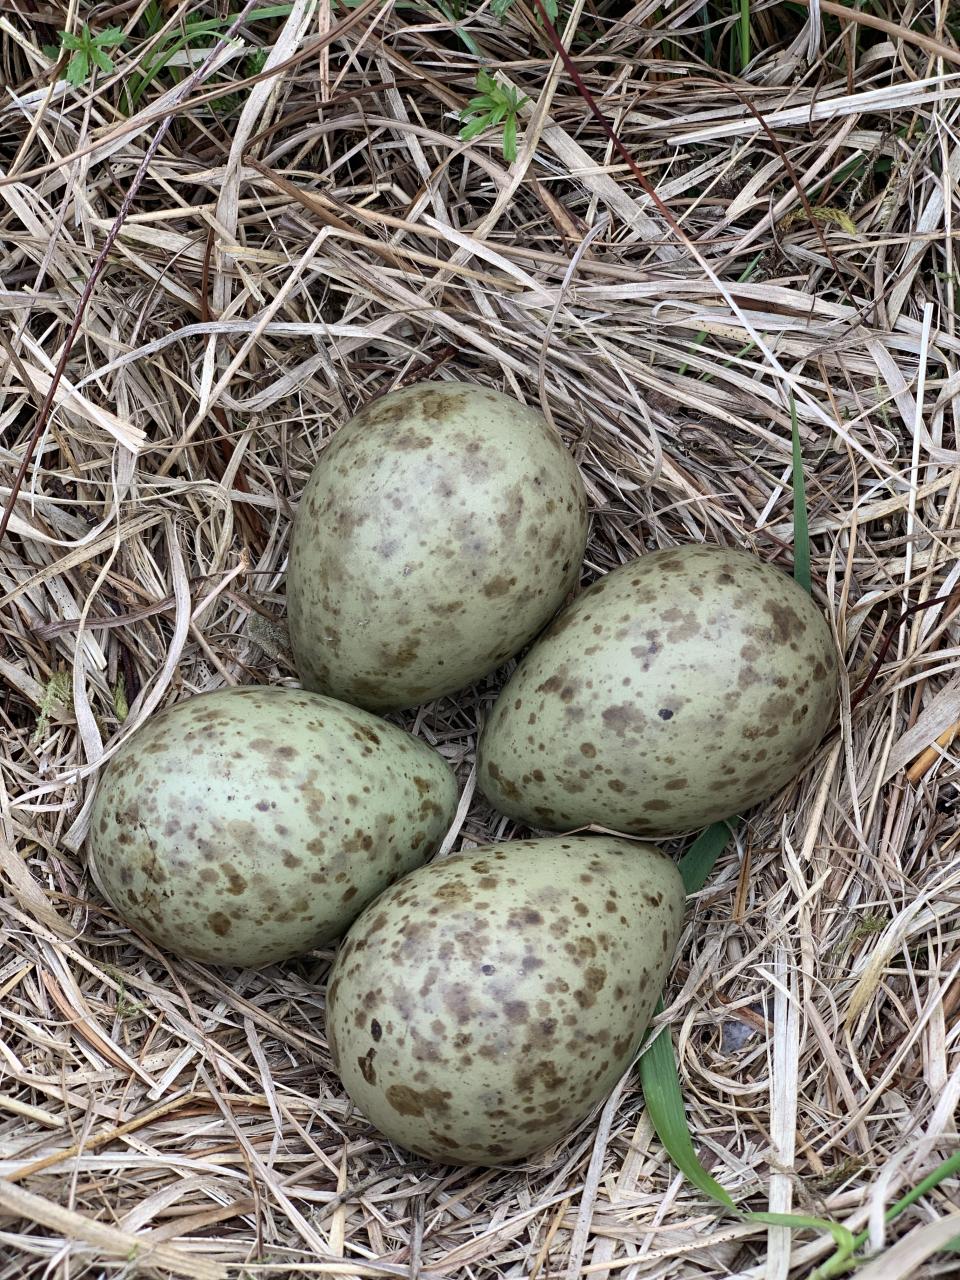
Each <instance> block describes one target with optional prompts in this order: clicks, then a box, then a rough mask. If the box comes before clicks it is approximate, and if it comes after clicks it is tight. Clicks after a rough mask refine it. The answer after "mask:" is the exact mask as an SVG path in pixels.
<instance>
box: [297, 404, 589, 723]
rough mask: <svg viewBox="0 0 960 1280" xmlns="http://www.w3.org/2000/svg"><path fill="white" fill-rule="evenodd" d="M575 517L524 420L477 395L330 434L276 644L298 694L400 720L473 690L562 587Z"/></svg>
mask: <svg viewBox="0 0 960 1280" xmlns="http://www.w3.org/2000/svg"><path fill="white" fill-rule="evenodd" d="M586 536H587V505H586V497H585V494H584V490H583V484H582V482H581V479H580V473H579V472H578V470H577V467H576V464H575V463H574V461H573V459H572V458H571V457H570V455H569V454H568V453H567V451H566V449H565V448H564V446H563V442H562V441H561V439H560V436H559V435H558V434H557V433H556V431H554V430H553V428H552V427H550V426H549V424H548V423H547V421H546V419H545V418H544V417H543V416H542V414H540V413H539V412H537V411H535V410H533V409H529V408H527V407H526V406H525V405H522V404H519V403H518V402H517V401H516V400H514V399H512V398H511V397H509V396H505V395H502V394H500V393H499V392H497V391H491V390H489V389H487V388H486V387H480V386H474V385H472V384H468V383H461V382H442V383H420V384H418V385H417V386H413V387H408V388H406V389H404V390H401V391H394V392H391V393H390V394H388V395H386V396H383V397H382V398H381V399H379V400H376V401H374V402H373V403H372V404H370V405H368V406H367V407H366V408H365V409H363V410H362V411H361V412H360V413H358V414H357V416H356V417H354V418H352V419H351V420H350V421H349V422H348V423H347V424H346V425H345V426H343V427H341V428H340V430H339V431H338V432H337V433H336V435H335V436H334V438H333V440H332V441H331V443H330V444H329V445H328V446H327V447H326V449H325V450H324V452H323V454H322V456H321V458H320V461H319V463H318V464H317V466H316V467H315V469H314V471H313V474H312V475H311V477H310V479H309V481H308V483H307V486H306V488H305V490H304V493H303V497H302V500H301V502H300V506H299V509H298V511H297V515H296V519H295V521H294V528H293V535H292V541H291V547H290V561H289V567H288V575H287V610H288V615H289V622H290V643H291V646H292V649H293V653H294V657H295V659H296V663H297V669H298V670H299V672H300V676H301V679H302V681H303V683H304V685H305V686H306V687H307V688H309V689H315V690H317V691H318V692H320V693H328V694H332V695H333V696H334V697H337V698H343V699H345V700H346V701H347V702H352V703H355V704H356V705H357V706H364V707H368V708H370V709H372V710H379V711H384V710H388V709H396V708H399V707H410V706H415V705H419V704H420V703H423V702H428V701H430V700H431V699H433V698H439V697H442V696H443V695H444V694H448V693H453V692H454V691H456V690H458V689H462V688H464V687H465V686H466V685H469V684H472V683H473V682H474V681H476V680H479V679H480V678H481V677H482V676H484V675H486V674H487V673H488V672H489V671H492V670H493V669H494V668H495V667H497V666H499V665H500V664H501V663H502V662H505V661H506V660H507V659H508V658H509V657H511V656H512V655H513V654H515V653H516V652H517V651H518V650H519V649H521V648H522V647H523V646H524V645H525V644H527V643H528V641H530V640H531V639H532V638H533V637H534V636H535V635H536V634H537V632H538V631H539V630H540V629H541V628H542V627H543V626H544V625H545V624H546V623H547V622H548V621H549V619H550V618H551V617H552V616H553V614H554V613H555V612H556V610H557V609H558V608H559V607H560V605H561V604H562V603H563V600H564V597H565V596H566V595H567V593H568V592H569V591H570V590H571V589H572V588H573V587H574V586H575V585H576V582H577V579H578V576H579V572H580V562H581V560H582V559H583V552H584V547H585V544H586Z"/></svg>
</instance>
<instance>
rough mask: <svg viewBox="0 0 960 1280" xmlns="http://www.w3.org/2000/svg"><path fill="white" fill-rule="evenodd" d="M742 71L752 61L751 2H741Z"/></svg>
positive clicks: (739, 24) (743, 0) (748, 0)
mask: <svg viewBox="0 0 960 1280" xmlns="http://www.w3.org/2000/svg"><path fill="white" fill-rule="evenodd" d="M738 26H739V28H740V32H739V34H740V70H741V71H742V70H743V69H744V67H745V66H746V65H747V63H748V62H749V61H750V0H740V21H739V23H738Z"/></svg>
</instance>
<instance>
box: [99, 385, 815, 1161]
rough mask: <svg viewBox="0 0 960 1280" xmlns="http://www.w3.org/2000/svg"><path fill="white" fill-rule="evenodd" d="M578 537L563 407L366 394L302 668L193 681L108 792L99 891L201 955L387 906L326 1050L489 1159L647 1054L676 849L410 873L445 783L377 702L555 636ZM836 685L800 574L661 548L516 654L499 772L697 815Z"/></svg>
mask: <svg viewBox="0 0 960 1280" xmlns="http://www.w3.org/2000/svg"><path fill="white" fill-rule="evenodd" d="M586 535H587V511H586V500H585V495H584V490H583V485H582V481H581V479H580V475H579V472H578V470H577V467H576V465H575V464H574V462H573V460H572V459H571V458H570V456H569V454H568V453H567V452H566V450H565V449H564V447H563V445H562V442H561V440H560V438H559V436H558V435H557V434H556V433H555V432H554V431H553V429H552V428H551V427H550V426H549V425H548V424H547V423H546V421H545V420H544V419H543V418H542V417H541V415H540V414H538V413H536V412H534V411H531V410H528V409H525V408H524V407H523V406H521V405H518V404H517V403H515V402H514V401H512V400H509V399H508V398H507V397H504V396H501V395H498V394H496V393H494V392H490V391H487V390H485V389H482V388H476V387H469V386H465V385H463V384H450V383H447V384H429V385H423V386H417V387H413V388H410V389H408V390H405V391H401V392H398V393H394V394H392V395H390V396H387V397H384V398H383V399H382V400H380V401H375V402H374V403H373V404H371V405H370V406H368V407H367V409H365V410H364V411H362V412H361V413H360V414H359V415H358V416H357V417H356V418H354V419H353V420H352V421H351V422H350V423H349V424H347V425H346V426H345V427H343V428H342V429H341V430H340V431H339V432H338V433H337V434H336V436H335V437H334V439H333V441H332V442H331V443H330V444H329V445H328V446H327V448H326V449H325V450H324V453H323V455H322V459H321V462H320V464H319V465H318V466H317V468H316V469H315V471H314V473H313V475H312V476H311V478H310V481H309V483H308V485H307V488H306V490H305V492H304V494H303V497H302V501H301V505H300V509H299V511H298V515H297V519H296V522H295V528H294V533H293V540H292V546H291V553H290V563H289V574H288V613H289V621H290V631H291V643H292V647H293V650H294V654H295V656H296V659H297V664H298V670H299V672H300V674H301V678H302V683H303V684H304V686H305V690H307V691H313V692H307V691H301V690H292V689H263V688H253V689H235V690H230V691H225V692H221V693H217V694H208V695H204V696H202V697H199V698H195V699H191V700H189V701H187V702H185V703H180V704H178V705H177V706H175V707H173V708H171V709H170V710H168V711H167V712H165V713H163V714H162V715H160V716H157V717H155V718H154V719H152V720H151V721H149V722H148V723H147V724H145V725H144V726H143V727H142V728H141V729H140V730H138V732H137V733H136V734H135V735H134V736H133V737H132V738H131V739H130V741H129V742H128V744H127V745H126V746H125V747H124V748H123V749H122V750H121V752H120V753H119V754H118V756H117V757H116V758H115V759H114V760H113V761H112V763H111V764H110V766H109V767H108V769H107V770H106V773H105V776H104V779H103V782H102V785H101V788H100V791H99V794H98V798H97V803H96V807H95V810H94V815H93V826H92V835H91V849H92V853H93V863H94V867H95V870H96V873H97V875H98V879H99V881H100V883H101V886H102V888H103V889H104V890H105V892H106V894H107V896H108V897H109V898H110V899H111V901H112V902H113V903H114V905H115V906H116V907H117V908H118V910H120V911H121V913H122V914H123V915H124V916H125V917H126V918H127V919H129V920H131V921H132V922H133V923H135V924H136V925H138V926H139V927H140V928H141V929H142V930H143V931H144V932H145V933H146V934H148V935H149V936H151V937H153V938H154V939H155V940H156V941H158V942H160V943H161V944H162V945H165V946H168V947H170V948H171V949H173V950H176V951H179V952H180V953H181V954H187V955H192V956H195V957H198V958H201V959H206V960H209V961H212V962H216V963H238V964H246V965H257V964H264V963H268V962H269V961H271V960H276V959H282V958H285V957H287V956H290V955H294V954H297V953H298V952H301V951H304V950H307V949H309V948H311V947H316V946H320V945H323V944H324V943H326V942H329V941H331V940H332V939H333V938H335V937H337V936H338V935H339V934H341V933H342V932H343V931H344V929H346V928H347V927H348V926H350V925H351V922H352V921H353V920H354V919H355V918H356V917H357V916H358V915H359V914H360V913H361V911H362V910H363V908H364V907H366V908H367V909H366V910H365V911H363V914H362V915H361V918H360V919H359V920H357V921H356V924H354V925H353V927H352V929H351V930H350V933H349V935H348V937H347V939H346V941H345V943H344V944H343V946H342V947H341V950H340V953H339V956H338V959H337V962H336V965H335V968H334V971H333V973H332V975H331V984H330V989H329V996H328V1029H329V1033H330V1041H331V1049H332V1050H333V1052H334V1054H335V1056H336V1058H337V1061H338V1066H339V1070H340V1073H341V1076H342V1078H343V1081H344V1083H345V1085H346V1087H347V1089H348V1092H349V1093H350V1094H351V1096H352V1097H353V1098H354V1099H355V1101H357V1102H358V1104H359V1105H360V1106H361V1109H362V1110H363V1111H364V1112H365V1113H366V1114H367V1115H368V1116H369V1117H370V1118H371V1119H373V1120H374V1121H375V1122H376V1123H378V1124H379V1125H380V1127H381V1128H382V1129H384V1130H385V1131H386V1132H387V1133H388V1134H390V1135H391V1136H393V1137H395V1138H397V1140H399V1141H401V1142H403V1143H404V1144H405V1145H407V1146H408V1147H411V1148H412V1149H414V1150H418V1151H420V1152H422V1153H424V1154H431V1155H436V1156H440V1157H442V1158H448V1159H457V1160H462V1161H466V1162H476V1163H486V1162H491V1161H493V1162H496V1161H501V1160H508V1159H513V1158H516V1157H517V1156H519V1155H522V1154H525V1153H527V1152H529V1151H531V1150H535V1149H537V1148H538V1147H541V1146H543V1145H545V1144H546V1143H547V1142H549V1141H551V1140H552V1139H553V1138H554V1137H556V1136H560V1135H561V1134H562V1133H563V1132H566V1131H567V1130H568V1129H569V1128H570V1127H571V1125H572V1124H574V1123H576V1122H577V1120H578V1119H580V1118H582V1116H583V1115H584V1114H585V1113H586V1111H588V1110H589V1109H590V1107H591V1106H592V1105H593V1104H594V1103H595V1102H596V1101H597V1100H598V1099H599V1098H601V1097H602V1096H604V1094H605V1092H607V1091H608V1090H609V1088H610V1087H612V1085H613V1083H614V1082H615V1080H616V1079H617V1077H618V1075H619V1074H620V1072H621V1071H622V1070H623V1068H624V1066H625V1065H626V1064H627V1062H628V1061H629V1058H630V1055H631V1054H632V1053H633V1052H634V1051H635V1049H636V1045H637V1043H638V1041H639V1038H640V1036H641V1034H642V1032H643V1030H644V1028H645V1025H646V1022H647V1020H648V1018H649V1016H650V1013H651V1011H652V1008H653V1005H654V1002H655V1000H656V998H657V995H658V994H659V990H660V987H661V985H662V982H663V979H664V977H665V973H666V969H667V967H668V965H669V963H670V960H671V958H672V954H673V949H674V946H675V944H676V939H677V936H678V931H679V924H680V915H681V906H682V891H681V888H680V884H679V878H678V876H677V873H676V871H675V869H674V867H673V865H672V864H671V863H670V862H669V861H668V860H667V859H665V858H663V857H662V855H660V854H659V853H658V852H657V851H656V850H655V849H653V848H652V847H651V846H643V845H635V844H633V845H631V844H629V843H627V842H626V841H623V840H616V839H612V838H607V837H600V836H590V837H568V838H565V839H564V838H557V839H554V840H541V841H533V842H529V841H524V842H513V843H511V844H507V845H502V846H498V847H495V848H494V847H491V848H489V849H484V850H474V851H472V852H470V853H465V854H461V855H455V856H454V857H452V858H447V859H444V860H443V861H442V862H440V863H433V864H431V865H428V866H425V867H422V868H421V869H420V870H414V868H417V867H420V864H422V863H423V862H425V860H426V859H428V858H429V857H430V856H431V855H432V854H433V853H434V852H435V851H436V849H437V847H438V846H439V843H440V841H441V840H442V838H443V835H444V833H445V832H446V830H447V829H448V827H449V825H450V822H451V820H452V816H453V812H454V809H455V807H456V800H457V796H456V787H455V784H454V780H453V776H452V773H451V771H450V770H449V768H448V766H447V765H446V763H445V762H444V761H443V759H442V757H441V756H440V755H439V754H437V753H436V752H434V751H433V750H431V748H429V747H428V746H427V745H426V744H425V743H423V742H422V741H419V740H417V739H414V738H413V737H411V736H409V735H407V734H405V733H404V732H402V731H401V730H400V729H398V728H396V727H395V726H393V725H391V724H389V723H387V722H385V721H383V720H382V719H379V718H378V717H377V716H376V715H374V714H372V712H377V711H379V712H383V711H388V710H394V709H399V708H404V707H409V706H412V705H417V704H420V703H423V702H426V701H430V700H432V699H434V698H437V697H440V696H443V695H444V694H448V693H452V692H455V691H457V690H459V689H462V688H463V687H465V686H466V685H468V684H471V683H473V682H474V681H475V680H477V679H479V678H480V677H481V676H483V675H485V674H486V673H488V672H490V671H492V670H493V669H495V668H496V667H497V666H499V665H500V664H501V663H502V662H504V661H505V660H506V659H507V658H509V657H511V656H513V655H514V654H516V653H517V652H518V651H520V650H521V649H522V648H523V647H524V646H525V645H527V644H528V643H529V642H530V641H531V640H533V639H534V638H535V637H537V636H538V634H539V633H540V632H541V631H542V629H543V627H544V626H545V625H546V624H547V623H548V622H549V621H550V619H551V618H552V617H553V616H554V614H556V611H557V609H558V608H559V607H560V606H561V604H562V603H563V601H564V599H565V598H566V597H567V596H568V594H569V593H570V591H571V590H572V589H573V588H574V587H575V586H576V583H577V581H578V579H579V575H580V567H581V561H582V558H583V554H584V548H585V544H586ZM834 687H835V665H834V658H833V646H832V644H831V641H830V635H829V631H828V629H827V627H826V625H825V623H824V621H823V619H822V617H821V615H820V613H819V611H818V610H817V609H816V607H815V606H814V605H813V603H812V602H811V601H810V600H809V598H808V597H807V596H806V595H805V594H804V593H802V592H801V591H800V590H799V589H798V588H797V587H796V586H795V585H794V584H793V583H792V582H791V580H790V579H788V578H787V577H786V576H785V575H783V574H782V573H780V572H779V570H776V569H773V568H771V567H770V566H768V565H765V564H763V563H762V562H760V561H758V560H756V559H755V558H753V557H750V556H746V555H743V554H742V553H739V552H731V551H726V550H722V549H719V548H707V547H702V546H694V547H685V548H680V549H676V550H673V551H666V552H657V553H653V554H649V555H646V556H644V557H642V558H641V559H640V560H638V561H634V562H632V563H630V564H628V565H624V566H622V567H621V568H619V569H617V570H615V571H614V572H612V573H610V574H608V575H606V577H604V578H601V579H600V580H598V581H597V582H595V583H594V584H593V585H592V586H591V587H589V588H588V589H587V590H586V591H584V592H583V593H582V594H581V595H580V596H579V597H578V598H577V599H576V600H575V601H574V602H573V604H571V605H569V606H568V607H567V608H566V609H565V610H564V611H563V612H562V613H560V614H559V615H558V616H557V617H556V618H555V620H554V621H553V623H552V624H551V625H550V626H549V628H548V629H547V631H546V632H545V633H544V634H543V635H542V636H540V638H539V640H538V641H537V643H536V644H535V645H534V647H533V648H532V649H531V650H530V652H529V653H528V654H527V655H526V657H525V658H524V659H523V660H522V661H521V663H520V665H519V667H518V668H517V670H516V672H515V673H514V675H513V677H512V678H511V680H510V681H509V682H508V684H507V685H506V687H505V688H504V690H503V691H502V692H501V694H500V696H499V698H498V700H497V703H496V705H495V707H494V709H493V712H492V714H491V717H490V719H489V722H488V724H487V726H486V728H485V731H484V733H483V735H482V739H481V743H480V748H479V760H478V771H479V780H480V785H481V788H482V790H483V791H484V793H485V794H486V796H487V797H488V799H489V800H490V801H491V802H492V803H493V804H494V805H496V807H498V808H499V809H500V810H502V811H503V812H505V813H508V814H510V815H512V816H514V817H517V818H518V819H520V820H522V821H524V822H526V823H528V824H529V825H530V826H532V827H534V828H539V829H546V830H554V831H562V830H573V829H575V828H578V827H583V826H587V825H590V824H597V825H600V826H602V827H604V828H607V829H611V830H615V831H621V832H625V833H632V834H640V835H645V836H661V835H667V834H679V833H681V832H683V831H686V830H689V829H692V828H695V827H698V826H701V825H704V824H705V823H707V822H710V821H712V820H714V819H716V818H720V817H725V816H728V815H730V814H732V813H734V812H738V811H740V810H742V809H743V808H745V807H747V806H748V805H751V804H754V803H756V802H758V801H759V800H761V799H763V798H765V797H766V796H768V795H770V794H772V793H773V792H774V791H776V790H777V789H778V788H779V787H780V786H782V785H783V784H784V783H785V782H786V781H788V780H789V778H790V777H791V776H793V775H794V774H795V773H796V772H797V771H798V770H799V769H800V768H801V767H802V765H803V764H804V763H805V761H806V760H807V759H808V758H809V756H810V754H811V752H812V750H813V749H814V748H815V746H816V743H817V742H818V741H819V739H820V737H821V735H822V733H823V731H824V729H825V727H826V725H827V723H828V721H829V718H830V716H831V715H832V710H833V700H834ZM411 872H412V874H411ZM389 886H393V887H392V888H390V887H389ZM368 904H369V905H368ZM447 1086H451V1087H447Z"/></svg>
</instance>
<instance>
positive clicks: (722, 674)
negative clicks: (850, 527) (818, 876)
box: [478, 545, 837, 837]
mask: <svg viewBox="0 0 960 1280" xmlns="http://www.w3.org/2000/svg"><path fill="white" fill-rule="evenodd" d="M836 706H837V661H836V657H835V651H834V644H833V639H832V636H831V633H830V629H829V627H828V626H827V623H826V621H825V619H824V615H823V613H822V611H821V609H820V607H819V606H818V605H817V604H815V603H814V601H813V600H812V599H811V597H810V596H809V595H808V594H807V592H806V591H804V590H803V589H802V588H801V587H799V586H798V585H797V584H796V583H795V582H794V580H793V579H792V578H790V577H788V576H787V575H786V574H785V573H783V572H782V571H781V570H780V569H778V568H775V567H774V566H773V565H770V564H766V563H764V562H763V561H762V560H759V559H757V558H756V557H755V556H752V555H749V554H747V553H745V552H741V551H732V550H727V549H725V548H720V547H709V546H699V545H697V546H683V547H677V548H675V549H673V550H669V551H657V552H653V553H651V554H649V555H645V556H643V557H642V558H641V559H639V560H635V561H633V562H632V563H630V564H626V565H623V566H621V567H620V568H618V569H615V570H614V571H613V572H612V573H609V574H607V576H606V577H604V578H601V579H599V580H598V581H597V582H595V583H594V584H593V585H592V586H591V587H589V588H588V589H587V590H586V591H584V592H583V594H582V595H581V596H580V597H579V598H578V599H577V600H576V601H575V602H574V603H573V604H572V605H571V606H570V607H569V608H567V609H565V610H564V611H563V613H561V614H560V615H559V616H558V617H557V618H556V619H555V620H554V621H553V623H552V624H551V626H550V627H549V628H548V629H547V631H546V632H545V633H544V635H543V637H542V638H541V639H540V641H539V642H538V643H537V644H536V645H535V646H534V647H533V648H532V649H531V650H530V652H529V653H528V654H527V655H526V656H525V657H524V658H523V660H522V661H521V663H520V665H519V666H518V668H517V670H516V671H515V673H514V674H513V676H512V678H511V679H510V681H509V682H508V683H507V685H506V686H505V688H504V689H503V691H502V692H501V694H500V696H499V698H498V699H497V702H496V704H495V706H494V709H493V711H492V712H491V715H490V718H489V720H488V722H487V724H486V727H485V729H484V731H483V734H482V737H481V741H480V746H479V761H478V781H479V785H480V788H481V790H482V791H483V794H484V795H485V796H486V797H487V799H488V800H489V801H490V802H491V803H492V804H493V805H495V806H496V807H497V808H498V809H499V810H501V812H503V813H506V814H509V815H510V816H511V817H514V818H520V819H522V820H523V821H524V822H527V823H528V824H529V825H531V826H533V827H539V828H546V829H548V830H570V829H573V828H575V827H581V826H586V825H589V824H598V825H601V826H603V827H605V828H607V829H608V830H610V829H612V830H615V831H627V832H631V833H634V834H637V835H645V836H653V837H661V836H668V835H680V834H681V833H684V832H688V831H691V830H694V829H696V828H699V827H704V826H706V825H708V824H709V823H711V822H715V821H718V820H721V819H724V818H730V817H732V816H734V815H736V814H740V813H742V812H743V811H744V810H747V809H750V808H751V807H752V806H753V805H756V804H758V803H759V802H760V801H763V800H766V799H768V798H769V797H770V796H772V795H774V794H775V793H776V792H777V791H779V790H780V788H781V787H784V786H785V785H786V784H787V783H788V782H790V781H791V780H792V779H793V778H795V777H796V776H797V774H799V773H800V771H801V770H802V769H803V768H804V766H805V765H806V764H807V762H808V761H809V760H810V758H811V756H812V754H813V753H814V751H815V750H816V748H817V745H818V743H819V742H820V740H821V738H822V737H823V735H824V733H825V732H826V730H827V729H828V727H829V726H830V724H831V722H832V721H833V719H834V717H835V715H836Z"/></svg>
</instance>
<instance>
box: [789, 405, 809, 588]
mask: <svg viewBox="0 0 960 1280" xmlns="http://www.w3.org/2000/svg"><path fill="white" fill-rule="evenodd" d="M790 425H791V428H792V432H793V576H794V578H795V579H796V580H797V582H798V583H799V584H800V586H801V587H803V589H804V591H809V590H810V589H811V578H810V521H809V519H808V517H807V488H806V482H805V481H804V478H803V453H802V451H801V449H800V428H799V426H798V425H797V402H796V401H795V400H794V398H793V396H791V397H790Z"/></svg>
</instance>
